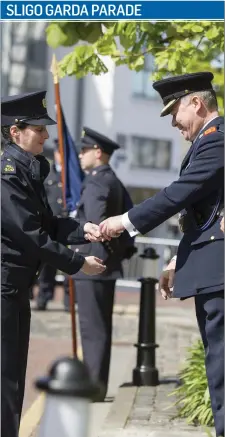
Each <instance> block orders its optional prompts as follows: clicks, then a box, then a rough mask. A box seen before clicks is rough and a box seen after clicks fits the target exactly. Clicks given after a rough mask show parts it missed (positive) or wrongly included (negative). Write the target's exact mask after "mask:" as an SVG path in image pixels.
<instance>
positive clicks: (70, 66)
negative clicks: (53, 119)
mask: <svg viewBox="0 0 225 437" xmlns="http://www.w3.org/2000/svg"><path fill="white" fill-rule="evenodd" d="M46 32H47V42H48V44H49V45H50V46H51V47H52V48H56V47H59V46H71V47H72V49H71V52H70V53H69V54H67V55H66V56H65V57H64V58H63V59H62V60H60V62H59V71H60V75H61V77H63V76H66V75H69V76H71V75H76V77H77V78H81V77H84V76H86V75H87V74H88V73H92V74H94V75H99V74H102V73H106V72H107V71H108V69H107V67H106V65H105V63H104V56H106V55H107V56H109V57H111V59H112V60H113V61H114V63H115V65H116V66H119V65H127V66H128V68H129V69H131V70H135V71H140V70H142V69H143V67H144V60H145V54H147V53H151V54H152V55H153V56H154V59H155V66H156V68H155V72H154V74H153V79H154V80H157V79H161V78H162V77H165V76H166V75H168V74H182V73H186V72H196V71H204V70H210V71H212V72H213V73H214V74H215V84H216V87H217V91H218V93H219V97H220V101H219V103H220V106H221V107H222V106H223V105H222V103H223V101H222V96H223V52H224V29H223V22H212V21H211V22H210V21H195V22H193V21H190V22H184V21H183V22H177V21H176V22H169V21H167V22H126V21H123V22H95V23H93V22H80V23H79V22H78V23H74V22H57V23H56V22H53V23H51V24H49V25H48V27H47V29H46Z"/></svg>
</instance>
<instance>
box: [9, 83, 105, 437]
mask: <svg viewBox="0 0 225 437" xmlns="http://www.w3.org/2000/svg"><path fill="white" fill-rule="evenodd" d="M1 122H2V134H3V136H4V138H5V139H6V140H7V142H8V143H7V145H6V146H5V148H4V152H3V154H2V162H1V208H2V209H1V219H2V233H1V315H2V317H1V340H2V342H1V358H2V361H1V372H2V373H1V435H2V436H4V437H18V430H19V423H20V417H21V411H22V404H23V396H24V386H25V374H26V366H27V353H28V343H29V331H30V306H29V289H30V287H31V286H32V285H33V283H34V281H35V277H36V275H37V271H38V270H40V268H41V265H42V264H46V263H48V264H51V265H53V266H54V267H56V268H59V269H60V270H63V271H65V272H66V273H68V274H74V273H76V272H78V271H79V270H80V269H82V271H83V272H84V273H85V272H86V273H87V274H95V273H99V272H101V271H104V270H105V267H104V266H103V265H102V263H101V260H98V259H96V258H94V257H86V258H85V257H83V256H82V255H80V254H76V253H74V252H73V251H72V250H70V249H68V248H67V247H66V244H73V243H79V242H80V243H84V242H85V241H86V238H89V239H91V241H97V240H98V238H99V236H100V233H99V230H98V226H96V225H94V224H91V223H88V224H87V223H86V224H85V225H84V226H80V225H79V223H78V222H76V221H75V220H73V219H70V218H57V217H54V216H53V214H52V211H51V209H50V207H49V205H48V202H47V197H46V193H45V190H44V186H43V181H44V179H45V178H46V176H47V175H48V172H49V164H48V161H47V160H46V159H45V158H44V157H43V156H40V155H39V154H40V153H41V152H42V151H43V145H44V142H45V140H46V139H47V138H48V132H47V130H46V125H51V124H55V122H54V121H53V120H52V119H51V118H50V117H49V115H48V113H47V110H46V104H45V91H43V92H35V93H30V94H26V95H19V96H11V97H7V98H6V99H4V100H3V101H2V105H1ZM85 234H86V235H85ZM85 237H86V238H85Z"/></svg>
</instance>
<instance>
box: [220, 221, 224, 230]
mask: <svg viewBox="0 0 225 437" xmlns="http://www.w3.org/2000/svg"><path fill="white" fill-rule="evenodd" d="M220 229H221V231H222V232H223V233H224V217H223V218H222V220H221V222H220Z"/></svg>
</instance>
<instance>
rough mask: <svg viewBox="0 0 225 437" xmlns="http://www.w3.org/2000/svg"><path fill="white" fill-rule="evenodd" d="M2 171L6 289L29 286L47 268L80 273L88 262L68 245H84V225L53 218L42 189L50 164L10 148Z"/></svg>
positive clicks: (2, 251)
mask: <svg viewBox="0 0 225 437" xmlns="http://www.w3.org/2000/svg"><path fill="white" fill-rule="evenodd" d="M1 169H2V170H1V173H2V182H1V208H2V209H1V224H2V235H1V237H2V239H1V264H2V269H1V280H2V286H3V288H5V287H8V288H16V289H20V288H27V287H30V286H31V285H32V284H33V282H34V280H35V277H36V275H37V271H38V270H40V267H41V266H42V264H51V265H53V266H55V267H56V268H58V269H60V270H62V271H64V272H66V273H68V274H73V273H76V272H77V271H79V269H80V268H81V267H82V265H83V262H84V258H83V257H82V256H81V255H79V254H75V253H74V252H73V251H72V250H71V249H68V248H67V247H66V246H65V245H66V244H73V243H79V242H80V243H84V242H85V241H86V240H85V239H84V232H83V227H81V226H80V225H79V223H77V222H76V221H75V220H73V219H71V218H57V217H54V216H53V214H52V211H51V209H50V207H49V204H48V201H47V196H46V193H45V189H44V186H43V181H44V179H45V177H46V176H47V174H48V172H49V163H48V161H47V160H46V159H45V158H44V157H43V156H37V157H34V156H33V155H31V154H30V153H27V152H25V151H23V150H22V149H21V148H20V147H18V146H17V145H15V144H13V145H12V144H9V145H8V146H6V148H5V150H4V152H3V154H2V164H1Z"/></svg>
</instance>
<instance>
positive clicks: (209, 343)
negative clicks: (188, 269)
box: [195, 291, 224, 437]
mask: <svg viewBox="0 0 225 437" xmlns="http://www.w3.org/2000/svg"><path fill="white" fill-rule="evenodd" d="M195 308H196V316H197V320H198V325H199V330H200V333H201V337H202V341H203V344H204V349H205V367H206V374H207V379H208V386H209V393H210V399H211V405H212V411H213V416H214V423H215V428H216V436H217V437H220V436H224V292H222V291H218V292H216V293H209V294H200V295H198V296H195Z"/></svg>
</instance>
